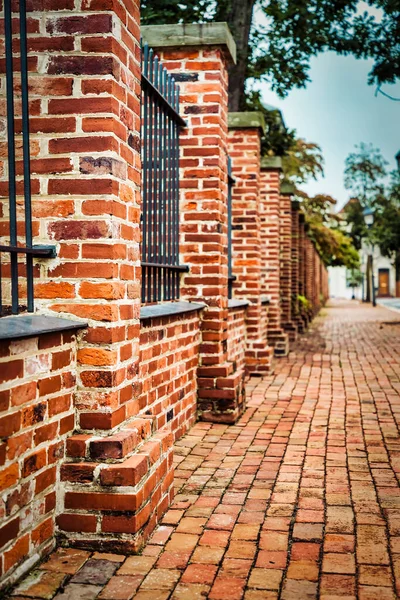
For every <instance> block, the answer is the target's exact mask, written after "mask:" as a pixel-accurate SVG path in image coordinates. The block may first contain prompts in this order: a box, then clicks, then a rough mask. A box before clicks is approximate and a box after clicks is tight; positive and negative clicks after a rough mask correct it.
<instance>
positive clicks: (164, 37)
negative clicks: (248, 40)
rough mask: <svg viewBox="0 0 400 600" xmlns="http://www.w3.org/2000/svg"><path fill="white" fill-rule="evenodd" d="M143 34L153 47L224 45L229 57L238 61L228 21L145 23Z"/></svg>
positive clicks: (230, 59)
mask: <svg viewBox="0 0 400 600" xmlns="http://www.w3.org/2000/svg"><path fill="white" fill-rule="evenodd" d="M141 35H142V39H143V42H145V43H146V44H148V45H149V46H150V47H151V48H181V47H183V46H222V47H223V48H224V50H225V55H226V57H227V59H228V60H229V61H231V62H233V63H236V43H235V40H234V39H233V36H232V34H231V31H230V29H229V27H228V24H227V23H179V24H172V25H144V26H143V27H142V28H141Z"/></svg>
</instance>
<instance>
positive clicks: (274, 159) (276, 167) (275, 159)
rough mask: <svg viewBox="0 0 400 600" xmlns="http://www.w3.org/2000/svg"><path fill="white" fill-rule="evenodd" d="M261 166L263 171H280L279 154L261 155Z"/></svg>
mask: <svg viewBox="0 0 400 600" xmlns="http://www.w3.org/2000/svg"><path fill="white" fill-rule="evenodd" d="M261 168H262V169H263V170H265V171H267V170H271V171H282V159H281V157H280V156H263V157H262V158H261Z"/></svg>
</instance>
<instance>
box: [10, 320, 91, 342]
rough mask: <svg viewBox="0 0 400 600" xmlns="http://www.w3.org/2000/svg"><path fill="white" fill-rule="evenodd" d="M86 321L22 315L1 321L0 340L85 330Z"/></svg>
mask: <svg viewBox="0 0 400 600" xmlns="http://www.w3.org/2000/svg"><path fill="white" fill-rule="evenodd" d="M87 326H88V324H87V323H86V322H85V321H72V320H71V321H70V320H69V319H63V318H61V317H50V316H47V315H21V316H12V317H2V318H1V319H0V340H16V339H18V338H25V337H36V336H37V335H41V334H43V333H56V332H61V331H71V330H77V329H84V328H85V327H87Z"/></svg>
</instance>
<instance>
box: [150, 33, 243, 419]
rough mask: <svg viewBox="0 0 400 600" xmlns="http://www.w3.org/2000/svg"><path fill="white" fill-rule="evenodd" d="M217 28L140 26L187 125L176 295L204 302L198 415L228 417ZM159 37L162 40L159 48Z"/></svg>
mask: <svg viewBox="0 0 400 600" xmlns="http://www.w3.org/2000/svg"><path fill="white" fill-rule="evenodd" d="M220 29H221V27H220V24H208V25H204V26H200V25H188V26H185V27H184V28H183V26H180V25H177V26H176V27H175V26H174V33H175V35H176V36H177V37H178V38H179V43H178V44H177V47H173V34H171V31H169V32H167V34H166V35H167V37H164V35H165V34H164V31H165V29H164V28H163V26H160V27H144V28H143V36H144V39H145V40H146V41H148V42H149V44H150V45H151V46H153V47H155V48H156V52H157V54H158V55H159V56H160V58H161V59H162V61H163V63H164V64H165V66H166V67H167V68H168V70H169V71H170V72H171V73H173V75H174V77H175V79H176V80H177V81H178V83H179V85H180V89H181V96H180V98H181V107H182V110H181V112H182V115H183V117H184V118H185V119H186V121H187V125H188V126H187V128H186V129H184V130H183V131H182V132H181V136H180V143H181V162H180V166H181V177H180V184H181V225H180V232H181V237H180V252H181V262H182V263H185V264H188V265H189V266H190V271H189V273H188V274H187V275H185V276H184V277H183V280H182V286H181V298H182V299H185V300H189V301H202V302H204V303H205V304H206V308H205V310H204V313H203V316H202V322H201V331H202V334H201V337H202V341H201V345H200V369H199V371H198V378H199V379H198V385H199V390H200V391H199V396H198V415H199V417H200V418H201V419H203V420H211V421H219V422H228V423H229V422H233V421H235V420H236V419H237V418H238V416H239V415H240V412H241V411H242V409H243V403H242V400H241V394H242V383H243V381H242V380H243V373H237V372H236V371H235V369H234V365H233V363H232V362H231V361H229V359H228V355H227V338H228V262H227V232H228V214H227V192H228V186H227V183H228V174H227V108H228V91H227V90H228V70H227V69H228V66H229V64H230V62H231V60H232V56H231V54H230V50H229V48H230V45H229V44H230V39H231V34H230V33H229V31H228V30H227V29H226V28H225V29H226V31H225V29H224V28H223V27H222V30H221V31H220ZM211 39H214V43H212V42H211V41H210V40H211ZM196 40H197V42H196ZM207 40H208V41H207ZM163 43H164V44H165V46H169V47H164V48H163V47H162V46H163ZM171 45H172V46H171ZM222 382H223V383H224V384H225V387H224V386H223V385H222ZM232 390H233V393H232Z"/></svg>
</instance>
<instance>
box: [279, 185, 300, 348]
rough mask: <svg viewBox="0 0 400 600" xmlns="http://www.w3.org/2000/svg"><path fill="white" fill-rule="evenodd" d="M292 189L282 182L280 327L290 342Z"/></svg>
mask: <svg viewBox="0 0 400 600" xmlns="http://www.w3.org/2000/svg"><path fill="white" fill-rule="evenodd" d="M293 193H294V187H293V186H292V185H291V184H290V183H287V182H283V183H282V185H281V189H280V219H281V225H280V260H281V269H280V279H281V307H282V317H281V319H282V327H283V329H284V330H285V331H286V332H287V333H288V335H289V339H290V340H295V339H296V336H297V327H296V324H295V316H294V315H292V312H293V311H292V302H293V298H292V197H293Z"/></svg>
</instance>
